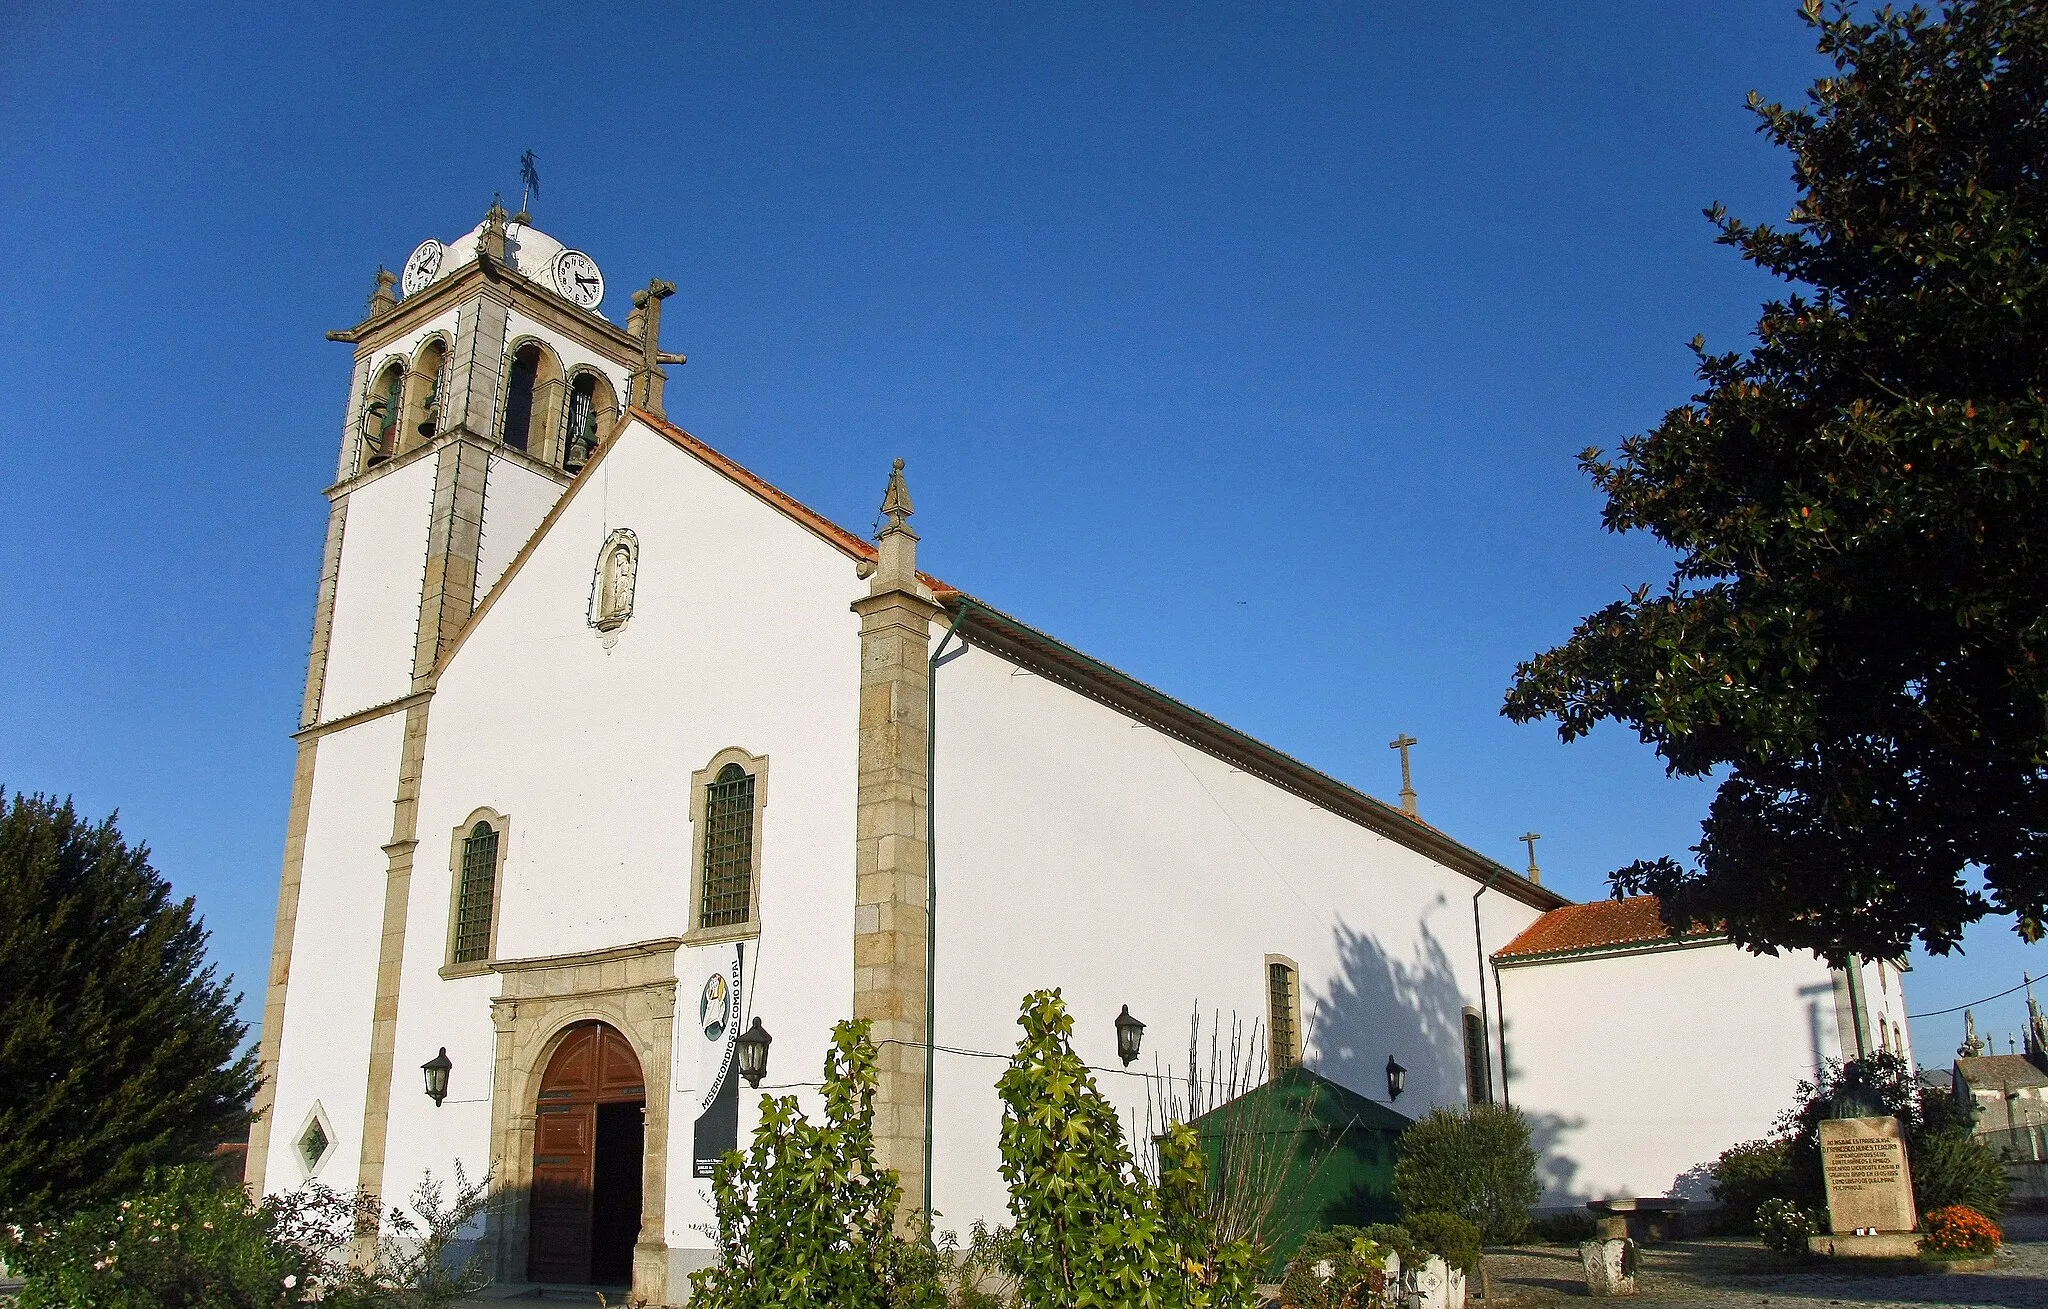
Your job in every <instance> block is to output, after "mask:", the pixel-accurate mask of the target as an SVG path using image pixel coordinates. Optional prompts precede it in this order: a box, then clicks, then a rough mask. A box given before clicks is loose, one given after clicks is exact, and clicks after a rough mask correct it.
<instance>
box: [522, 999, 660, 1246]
mask: <svg viewBox="0 0 2048 1309" xmlns="http://www.w3.org/2000/svg"><path fill="white" fill-rule="evenodd" d="M646 1107H647V1086H646V1082H645V1079H644V1078H643V1077H642V1076H641V1072H640V1060H639V1059H638V1057H636V1056H635V1055H634V1053H633V1047H632V1046H631V1045H630V1044H628V1043H627V1041H626V1038H625V1037H623V1036H621V1035H620V1034H619V1033H618V1032H617V1031H616V1030H615V1029H613V1028H611V1027H608V1026H606V1025H605V1024H603V1023H579V1024H577V1025H576V1026H575V1027H572V1028H571V1029H570V1030H569V1035H568V1036H567V1037H566V1038H564V1040H563V1041H562V1044H561V1045H560V1046H559V1047H557V1049H556V1050H555V1054H554V1058H552V1059H551V1060H549V1061H548V1068H547V1072H546V1073H545V1074H543V1075H542V1077H541V1085H540V1096H539V1100H538V1103H537V1104H536V1105H535V1107H534V1132H533V1196H532V1205H531V1207H530V1209H529V1210H528V1213H529V1214H530V1216H531V1217H530V1222H531V1227H530V1230H529V1232H528V1243H527V1251H528V1254H527V1270H526V1275H527V1277H528V1278H529V1279H530V1280H532V1281H536V1282H571V1283H580V1284H584V1285H595V1286H628V1285H630V1284H631V1283H632V1280H633V1246H634V1244H635V1243H636V1242H637V1241H638V1240H639V1237H640V1194H641V1177H642V1174H643V1171H644V1169H645V1166H646V1162H645V1153H646V1151H645V1114H646Z"/></svg>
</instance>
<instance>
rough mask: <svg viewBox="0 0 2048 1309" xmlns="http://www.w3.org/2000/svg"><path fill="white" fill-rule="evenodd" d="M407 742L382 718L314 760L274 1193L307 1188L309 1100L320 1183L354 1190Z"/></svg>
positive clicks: (271, 1180) (273, 1138)
mask: <svg viewBox="0 0 2048 1309" xmlns="http://www.w3.org/2000/svg"><path fill="white" fill-rule="evenodd" d="M404 734H405V715H404V714H403V713H393V714H387V715H385V716H384V717H382V718H376V719H372V720H371V721H369V722H367V723H361V724H358V725H356V726H353V727H348V728H344V729H342V730H340V731H335V732H329V733H328V734H326V735H325V736H323V737H322V738H321V739H320V744H319V747H318V752H317V754H316V755H315V757H314V761H313V762H314V771H313V795H312V803H311V805H310V807H309V809H308V812H307V816H306V843H305V853H304V857H303V862H302V864H301V865H300V870H299V909H298V917H297V920H296V922H295V925H294V928H293V933H292V962H291V978H290V982H289V984H288V986H287V988H286V991H285V1005H284V1028H283V1032H282V1034H281V1038H280V1040H279V1044H278V1072H277V1096H276V1103H275V1107H274V1108H273V1109H272V1111H271V1112H272V1115H273V1117H272V1120H271V1131H270V1156H269V1158H268V1160H266V1162H265V1164H264V1173H263V1177H264V1186H265V1189H267V1190H269V1191H288V1190H291V1189H292V1188H293V1187H295V1186H297V1185H298V1184H299V1183H300V1182H301V1181H302V1180H304V1178H305V1176H306V1171H305V1168H304V1166H303V1165H302V1164H301V1162H300V1160H299V1156H298V1151H297V1140H296V1138H297V1136H298V1132H299V1128H300V1126H301V1125H302V1124H303V1123H304V1122H305V1119H306V1114H307V1112H308V1111H309V1110H310V1109H311V1108H312V1107H313V1103H314V1101H315V1100H318V1101H319V1102H320V1104H321V1105H322V1107H323V1108H324V1109H325V1111H326V1114H327V1120H328V1122H329V1123H330V1124H331V1125H332V1127H333V1132H334V1144H335V1148H334V1150H333V1151H332V1152H331V1153H330V1154H329V1155H328V1156H327V1159H326V1162H325V1163H324V1164H323V1165H322V1166H321V1168H320V1171H319V1173H318V1174H317V1176H318V1179H319V1180H320V1181H322V1182H325V1183H327V1184H329V1185H331V1186H334V1187H337V1188H339V1189H341V1190H344V1191H347V1190H352V1189H353V1188H354V1187H355V1183H356V1163H357V1160H358V1159H359V1158H360V1156H361V1152H362V1145H363V1137H362V1129H363V1089H364V1086H365V1085H366V1078H367V1077H368V1074H369V1067H370V1020H371V1011H372V1009H373V1007H374V1004H375V1001H376V991H377V943H378V938H379V937H380V936H381V935H382V931H383V922H382V919H383V913H382V910H383V904H384V882H385V870H386V868H387V867H388V866H389V864H388V860H387V859H386V857H385V854H384V850H383V846H384V843H385V842H387V841H389V840H390V839H391V800H392V797H393V795H395V794H396V792H397V789H398V763H399V748H400V744H401V742H402V741H403V739H404Z"/></svg>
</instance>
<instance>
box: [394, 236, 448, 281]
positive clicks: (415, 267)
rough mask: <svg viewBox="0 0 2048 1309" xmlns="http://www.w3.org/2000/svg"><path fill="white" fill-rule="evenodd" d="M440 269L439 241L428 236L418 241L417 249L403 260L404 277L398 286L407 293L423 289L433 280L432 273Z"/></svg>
mask: <svg viewBox="0 0 2048 1309" xmlns="http://www.w3.org/2000/svg"><path fill="white" fill-rule="evenodd" d="M440 271H441V243H440V242H439V241H436V240H434V238H432V237H428V238H427V239H426V240H424V241H422V242H420V245H419V249H417V250H415V251H413V252H412V257H411V258H409V259H407V260H406V261H405V278H404V280H402V281H401V282H399V287H400V289H402V290H403V291H404V292H405V293H406V294H407V295H411V294H412V293H413V292H415V291H420V290H424V289H425V287H426V285H427V283H429V282H431V281H433V280H434V274H436V273H438V272H440Z"/></svg>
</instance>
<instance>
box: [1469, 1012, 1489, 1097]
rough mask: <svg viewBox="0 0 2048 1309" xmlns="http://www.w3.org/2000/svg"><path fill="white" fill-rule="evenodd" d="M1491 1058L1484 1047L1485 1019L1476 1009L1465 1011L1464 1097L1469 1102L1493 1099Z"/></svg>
mask: <svg viewBox="0 0 2048 1309" xmlns="http://www.w3.org/2000/svg"><path fill="white" fill-rule="evenodd" d="M1492 1064H1493V1060H1492V1059H1491V1058H1490V1057H1489V1054H1488V1051H1487V1048H1486V1020H1485V1019H1484V1018H1481V1017H1480V1016H1479V1011H1478V1010H1477V1009H1467V1010H1466V1011H1465V1099H1466V1100H1467V1101H1468V1102H1469V1103H1471V1104H1490V1103H1491V1102H1492V1100H1493V1067H1492Z"/></svg>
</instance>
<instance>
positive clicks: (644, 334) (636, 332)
mask: <svg viewBox="0 0 2048 1309" xmlns="http://www.w3.org/2000/svg"><path fill="white" fill-rule="evenodd" d="M675 293H676V284H675V283H674V282H665V281H663V280H662V279H661V278H659V277H657V278H654V279H653V280H651V281H649V282H648V283H647V286H646V288H645V289H644V290H639V291H635V292H633V311H632V312H631V313H629V314H627V315H626V331H627V332H628V333H630V334H631V335H633V336H636V337H638V338H639V340H640V366H639V367H638V368H635V369H634V370H633V371H632V372H631V373H630V374H628V375H627V377H626V391H627V395H628V396H629V399H628V401H627V403H629V404H633V405H637V406H639V407H640V408H642V409H645V410H647V411H648V412H649V413H652V414H662V415H664V416H666V413H667V411H666V410H664V409H663V408H662V396H661V393H662V388H663V386H664V384H666V383H667V381H668V374H667V373H664V372H662V371H661V366H662V364H663V363H680V362H682V356H680V355H664V354H663V353H662V352H661V302H662V301H664V300H666V299H668V298H669V297H670V296H672V295H674V294H675Z"/></svg>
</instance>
